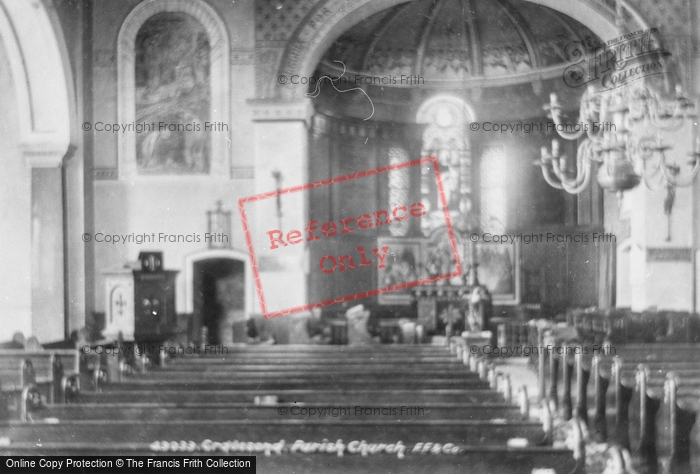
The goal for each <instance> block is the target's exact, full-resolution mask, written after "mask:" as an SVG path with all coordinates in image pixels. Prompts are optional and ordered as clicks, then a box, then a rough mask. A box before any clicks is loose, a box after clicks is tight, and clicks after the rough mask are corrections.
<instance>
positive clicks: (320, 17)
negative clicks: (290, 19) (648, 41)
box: [266, 0, 645, 98]
mask: <svg viewBox="0 0 700 474" xmlns="http://www.w3.org/2000/svg"><path fill="white" fill-rule="evenodd" d="M527 1H530V2H532V3H536V4H538V5H542V6H545V7H549V8H551V9H553V10H556V11H559V12H561V13H564V14H566V15H568V16H570V17H571V18H573V19H574V20H576V21H578V22H580V23H582V24H583V25H585V26H586V27H588V28H589V29H590V30H591V31H592V32H593V33H595V34H596V35H597V36H598V37H600V38H614V37H615V36H617V35H619V32H620V29H619V28H618V26H617V25H616V22H615V13H616V12H615V11H614V10H612V9H610V10H608V11H604V10H601V9H600V6H599V4H597V3H596V2H593V1H592V0H527ZM402 3H406V0H380V1H375V0H361V1H356V2H352V3H348V2H346V1H345V0H328V2H326V4H325V5H324V6H323V8H318V9H315V10H314V12H313V13H312V14H310V15H309V16H307V18H306V19H305V21H304V22H302V24H301V25H299V27H298V28H296V30H295V33H294V35H293V36H292V37H291V38H290V40H289V42H288V43H287V47H286V48H285V50H284V53H283V54H282V57H281V59H280V64H279V68H278V73H279V75H285V76H287V77H291V76H293V75H295V74H296V75H299V76H302V77H308V76H310V75H311V74H312V73H313V71H314V69H315V68H316V65H317V64H318V62H319V61H320V59H321V57H322V56H323V54H324V52H325V51H326V50H327V49H328V48H329V47H330V45H331V44H332V43H333V42H334V41H335V40H336V39H338V38H339V37H340V36H341V35H342V34H343V33H344V32H345V31H347V30H348V29H349V28H351V27H352V26H354V25H355V24H357V23H359V22H360V21H362V20H363V19H365V18H368V17H370V16H371V15H373V14H375V13H378V12H380V11H382V10H385V9H388V8H391V7H394V6H396V5H400V4H402ZM624 7H625V9H626V10H627V12H628V13H629V15H630V16H631V17H632V19H633V20H634V21H635V22H636V23H637V24H638V26H640V27H644V26H645V23H644V20H643V18H642V17H641V16H640V15H639V14H638V13H636V12H635V11H634V10H633V9H632V8H631V7H630V6H629V5H627V4H626V3H625V4H624ZM279 75H278V74H274V75H270V77H269V78H266V80H269V81H271V82H274V86H273V90H275V91H276V93H275V95H276V96H277V97H288V98H291V97H296V98H300V97H302V95H303V93H304V92H306V90H305V89H304V88H302V87H298V88H291V87H285V86H284V85H282V84H280V83H279V82H278V81H277V78H278V77H279Z"/></svg>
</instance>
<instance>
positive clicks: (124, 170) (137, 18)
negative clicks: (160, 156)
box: [117, 0, 231, 180]
mask: <svg viewBox="0 0 700 474" xmlns="http://www.w3.org/2000/svg"><path fill="white" fill-rule="evenodd" d="M162 13H176V14H182V15H186V16H187V17H188V18H189V19H192V20H194V21H195V22H196V23H197V24H198V25H201V27H202V28H203V29H204V31H205V32H206V34H207V37H208V38H207V39H208V47H209V61H208V62H209V66H208V68H209V69H208V71H209V72H208V74H209V90H210V95H209V104H210V106H209V114H208V117H207V119H208V120H206V121H207V122H210V123H212V124H217V123H223V124H227V127H226V128H228V124H230V123H231V120H230V105H229V103H230V90H231V82H230V71H229V54H230V51H229V48H230V45H229V39H228V33H227V31H226V27H225V25H224V23H223V21H222V20H221V18H220V17H219V15H218V14H217V13H216V12H215V11H214V10H213V9H212V8H211V7H210V6H209V5H207V4H206V3H205V2H203V1H201V0H146V1H144V2H142V3H140V4H138V5H137V6H136V7H135V8H134V9H133V10H132V11H131V12H130V13H129V15H128V16H127V18H126V20H124V23H123V24H122V26H121V29H120V30H119V36H118V40H117V55H118V59H117V76H118V97H119V106H118V116H119V120H118V122H119V123H122V124H130V123H134V122H136V119H137V114H136V76H135V74H136V50H135V48H136V39H137V36H138V35H139V32H140V31H141V28H142V27H143V26H144V24H145V23H146V22H147V21H149V20H150V19H151V18H153V17H154V16H155V15H158V14H162ZM189 123H190V121H188V122H187V123H184V121H183V124H184V125H187V124H189ZM192 123H194V124H196V125H195V126H196V130H194V132H197V133H199V134H202V135H203V138H206V140H207V144H208V147H209V155H208V156H209V164H208V172H206V173H200V174H193V173H190V172H183V173H154V174H146V173H140V172H139V166H138V163H137V136H138V135H139V134H137V133H123V134H120V135H119V146H118V150H119V175H120V177H121V179H129V180H133V179H143V178H146V179H149V178H150V179H153V178H157V177H161V176H165V177H167V178H169V179H172V178H176V177H185V178H186V179H190V180H191V179H193V178H195V179H196V178H198V177H205V178H223V179H228V177H229V176H230V151H229V149H230V147H229V146H228V145H227V143H229V142H228V141H227V140H228V137H229V132H230V130H227V129H224V130H218V129H217V128H214V129H209V130H205V129H204V123H203V120H201V119H197V120H192ZM156 125H158V124H156ZM157 128H158V127H157ZM194 132H191V131H187V132H185V133H189V134H190V135H188V136H190V137H193V136H194V137H195V139H198V137H196V136H195V135H193V133H194ZM155 133H161V130H159V129H158V130H157V131H156V132H155ZM156 138H157V137H156ZM154 141H155V139H154Z"/></svg>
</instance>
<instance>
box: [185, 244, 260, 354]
mask: <svg viewBox="0 0 700 474" xmlns="http://www.w3.org/2000/svg"><path fill="white" fill-rule="evenodd" d="M184 269H185V271H184V277H185V282H184V285H185V286H184V294H185V311H186V312H187V313H188V314H189V315H190V321H191V322H190V340H193V341H197V342H198V343H200V344H201V343H205V344H206V343H210V344H230V343H232V342H234V341H235V342H246V341H247V334H243V335H241V326H242V324H241V323H245V322H246V321H247V320H248V318H249V317H250V316H251V314H252V313H253V311H254V310H255V307H256V306H255V298H254V286H253V278H252V271H251V269H250V264H249V260H248V255H247V254H246V253H245V252H241V251H238V250H205V251H202V252H197V253H195V254H192V255H189V256H187V257H185V265H184ZM227 317H228V320H227ZM234 322H236V324H237V330H235V336H234V330H233V329H231V330H229V328H231V327H232V324H233V323H234ZM224 326H227V328H226V329H223V328H224ZM203 327H206V329H207V335H208V337H207V340H206V341H203V340H202V328H203Z"/></svg>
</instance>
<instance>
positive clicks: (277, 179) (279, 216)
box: [272, 170, 282, 229]
mask: <svg viewBox="0 0 700 474" xmlns="http://www.w3.org/2000/svg"><path fill="white" fill-rule="evenodd" d="M272 177H273V178H274V180H275V184H276V187H277V219H278V220H279V227H278V228H279V229H281V228H282V196H281V195H280V190H281V189H282V172H281V171H279V170H275V171H273V172H272Z"/></svg>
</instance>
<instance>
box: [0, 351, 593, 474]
mask: <svg viewBox="0 0 700 474" xmlns="http://www.w3.org/2000/svg"><path fill="white" fill-rule="evenodd" d="M414 347H415V346H414ZM335 349H336V351H328V352H326V351H327V349H321V350H316V349H310V350H308V351H306V352H305V351H303V350H302V351H300V352H299V353H298V354H302V356H297V357H294V356H293V355H291V351H285V350H284V349H282V350H279V349H277V350H275V349H269V348H268V347H265V348H264V349H262V348H261V349H260V350H257V349H249V350H238V349H237V350H236V351H235V353H233V354H229V355H228V356H226V357H223V358H219V359H216V358H205V357H176V358H173V359H172V360H169V359H168V358H164V359H163V360H164V361H165V362H166V363H164V364H161V365H160V366H149V367H146V368H147V372H146V373H145V374H144V373H141V371H135V372H133V373H132V374H131V376H127V377H124V378H123V379H122V380H121V381H118V380H116V381H111V380H107V381H108V382H113V383H104V381H102V380H100V385H99V388H100V389H99V390H96V391H83V392H81V394H80V402H79V403H76V404H70V405H63V406H53V407H50V409H49V410H48V411H46V412H45V416H46V419H45V421H42V420H36V421H35V422H34V423H32V424H0V436H2V435H3V434H2V432H3V431H7V430H8V429H9V430H10V432H11V436H10V438H11V439H10V448H8V449H5V448H2V447H0V454H5V453H6V452H8V451H9V452H11V453H12V454H13V455H20V454H23V453H29V452H31V453H32V454H34V455H49V454H54V455H57V454H63V455H66V454H88V453H94V454H103V455H108V454H114V455H116V454H122V455H126V454H129V455H136V454H141V455H149V454H158V455H166V456H167V455H170V456H172V455H173V454H177V453H178V451H177V449H176V450H173V449H170V448H169V447H170V446H173V444H171V443H170V441H177V443H176V445H177V446H180V443H179V442H180V441H186V440H192V441H194V442H195V443H198V444H199V443H201V442H202V441H204V440H205V439H210V440H214V441H221V442H225V441H228V440H231V439H238V440H245V441H249V442H255V441H259V442H264V441H274V442H277V441H279V440H280V439H284V440H286V441H287V443H288V446H291V445H292V443H294V442H295V440H302V439H303V440H308V441H309V442H316V443H318V442H321V440H323V439H328V440H337V439H342V440H344V441H345V442H347V443H349V442H351V441H353V440H356V441H355V442H356V443H360V441H361V440H364V442H366V443H375V444H378V443H396V442H397V441H398V440H401V443H402V444H405V445H406V446H407V447H408V449H410V450H411V451H412V452H411V453H410V457H407V459H406V460H405V462H402V461H400V460H399V462H397V457H396V455H395V454H393V455H390V454H381V453H377V454H373V455H370V456H362V455H359V454H358V455H351V454H350V453H346V454H345V456H344V457H342V458H341V457H338V456H335V455H331V456H329V455H311V454H308V453H304V452H301V451H294V452H293V451H292V450H291V447H290V448H289V449H288V450H287V451H286V452H285V453H284V454H283V455H280V456H275V455H273V456H269V457H268V456H262V455H261V456H258V465H259V466H260V469H261V472H289V471H290V469H291V470H295V471H298V472H324V473H326V472H334V473H345V472H347V473H350V472H373V471H376V469H377V467H378V466H381V470H382V472H388V473H416V474H417V473H419V472H425V471H426V470H427V469H430V470H433V471H435V472H441V473H455V474H456V473H458V472H459V473H462V472H464V468H465V466H467V465H468V466H469V469H470V470H473V469H476V470H479V469H482V468H483V470H491V471H492V472H499V473H503V474H511V473H512V474H515V473H520V472H525V471H523V469H527V472H528V473H529V472H531V471H532V470H533V469H535V468H545V467H546V468H552V469H556V471H557V472H583V465H584V464H585V458H584V455H583V453H584V450H583V447H582V435H581V433H580V430H579V439H580V440H581V442H580V443H578V444H577V450H576V451H575V452H572V451H571V450H569V449H565V448H554V447H552V446H551V440H552V420H551V417H545V420H544V421H529V404H528V399H527V391H525V390H523V391H521V396H520V397H519V398H520V404H519V405H515V404H514V403H512V396H511V393H510V391H511V387H510V380H509V379H508V378H507V377H506V376H501V377H498V374H497V372H496V370H495V368H494V367H493V366H492V365H491V364H489V362H488V360H487V359H486V358H484V357H481V356H479V355H470V354H469V351H467V350H465V348H464V347H463V346H462V347H461V348H458V347H457V346H456V345H454V346H453V347H451V348H449V349H448V348H446V347H442V348H439V349H435V348H431V349H427V348H426V350H425V351H424V350H422V348H418V349H413V350H409V351H401V350H399V351H396V352H393V351H391V350H381V349H379V350H371V349H361V350H351V351H348V352H344V351H343V353H342V354H339V352H340V351H338V350H337V349H338V348H337V347H336V348H335ZM343 349H345V348H343ZM264 354H267V356H262V357H261V355H264ZM287 355H291V357H287ZM341 356H342V357H341ZM329 361H330V363H329ZM285 362H286V363H285ZM106 363H109V361H102V360H100V358H96V359H95V358H93V361H92V362H91V364H92V370H93V372H94V371H95V369H96V368H97V369H98V370H103V369H100V367H103V366H104V364H106ZM360 369H361V370H360ZM494 389H497V390H494ZM498 390H500V392H499V391H498ZM506 394H507V395H506ZM343 406H345V407H355V406H358V407H361V408H362V409H367V408H370V409H379V410H381V409H386V408H396V407H397V406H407V407H416V406H417V407H420V408H421V409H422V410H423V411H422V413H420V414H417V413H413V414H411V413H409V414H406V415H404V416H400V415H399V416H395V415H394V414H390V415H389V416H386V417H382V416H380V415H376V414H363V413H362V412H360V413H359V414H358V415H354V414H353V416H345V417H333V416H324V417H309V418H305V417H303V416H302V417H298V416H297V417H295V416H292V415H291V414H286V415H284V414H281V412H280V409H281V408H285V409H287V410H292V409H294V408H315V409H328V408H330V407H335V408H340V407H343ZM106 426H109V427H110V429H105V427H106ZM38 439H41V443H40V444H41V446H39V447H37V446H36V443H37V440H38ZM65 440H69V441H68V442H66V441H65ZM164 441H168V442H167V443H166V442H164ZM426 442H428V443H432V444H430V446H429V447H428V449H427V450H426V451H422V450H423V449H424V448H423V445H424V444H425V443H426ZM511 442H513V443H511ZM435 443H439V446H442V447H444V446H448V448H445V449H448V451H449V450H454V451H450V452H451V454H444V455H441V456H431V455H428V454H426V453H429V452H430V449H433V448H434V445H435ZM523 444H526V446H523ZM154 446H155V447H157V448H158V449H156V450H155V451H154V449H155V448H154ZM162 446H167V447H168V449H165V450H164V449H162ZM414 450H415V453H413V451H414ZM180 454H188V455H189V452H188V453H180ZM197 454H205V453H204V452H201V451H195V452H193V453H192V455H197ZM209 454H216V452H213V453H209ZM321 456H323V457H322V458H321Z"/></svg>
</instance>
